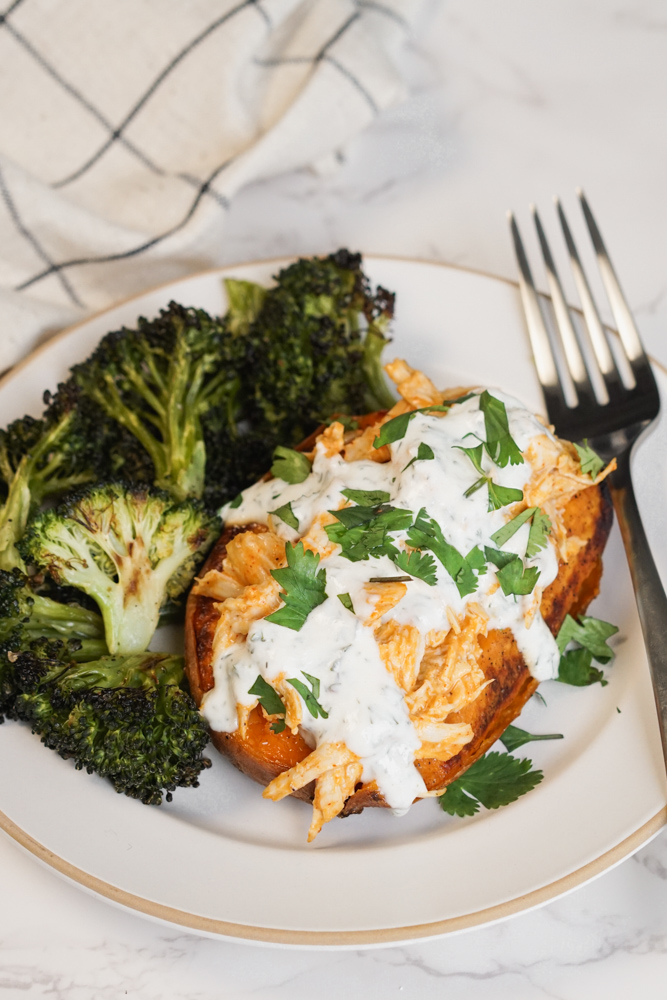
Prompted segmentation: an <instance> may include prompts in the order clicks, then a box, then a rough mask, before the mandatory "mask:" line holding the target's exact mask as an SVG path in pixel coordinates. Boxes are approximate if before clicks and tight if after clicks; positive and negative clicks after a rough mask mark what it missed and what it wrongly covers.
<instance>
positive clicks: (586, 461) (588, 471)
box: [574, 438, 604, 479]
mask: <svg viewBox="0 0 667 1000" xmlns="http://www.w3.org/2000/svg"><path fill="white" fill-rule="evenodd" d="M574 447H575V448H576V449H577V455H578V456H579V462H580V464H581V471H582V472H583V473H584V475H589V476H590V477H591V479H595V478H596V476H597V474H598V472H602V470H603V469H604V462H603V461H602V459H601V458H600V456H599V455H598V453H597V452H596V451H593V449H592V448H591V446H590V445H589V443H588V438H584V440H583V442H582V444H575V446H574Z"/></svg>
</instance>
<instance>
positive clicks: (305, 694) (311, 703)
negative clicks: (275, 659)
mask: <svg viewBox="0 0 667 1000" xmlns="http://www.w3.org/2000/svg"><path fill="white" fill-rule="evenodd" d="M301 673H302V674H303V676H304V677H305V678H306V680H307V681H308V683H309V684H310V690H309V689H308V688H307V687H306V685H305V684H304V683H303V681H300V680H299V679H298V678H297V677H288V678H287V683H288V684H291V685H292V687H293V688H294V689H295V690H296V691H298V692H299V694H300V695H301V697H302V698H303V700H304V702H305V703H306V708H307V709H308V711H309V712H310V714H311V715H312V717H313V718H314V719H316V718H317V717H318V715H321V716H322V718H323V719H328V718H329V713H328V712H325V711H324V709H323V708H322V706H321V705H320V703H319V701H318V700H317V699H318V698H319V696H320V680H319V677H313V675H312V674H307V673H306V671H305V670H302V671H301Z"/></svg>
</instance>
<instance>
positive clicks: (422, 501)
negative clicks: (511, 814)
mask: <svg viewBox="0 0 667 1000" xmlns="http://www.w3.org/2000/svg"><path fill="white" fill-rule="evenodd" d="M493 395H494V396H496V398H498V399H500V400H502V402H504V403H505V406H506V409H507V416H508V421H509V428H510V433H511V435H512V437H513V439H514V440H515V442H516V444H517V445H518V447H519V449H520V450H521V451H522V452H525V450H526V449H527V447H528V445H529V443H530V442H531V440H533V439H534V438H535V437H537V436H538V435H540V436H543V435H544V434H545V433H548V432H547V431H546V430H545V428H544V426H543V425H542V424H541V423H540V422H539V421H538V419H537V418H536V417H535V416H533V414H531V413H530V412H529V411H528V410H526V409H525V408H524V407H523V406H522V405H521V404H520V403H518V402H517V401H516V400H515V399H513V398H512V397H510V396H507V395H506V394H504V393H501V392H497V391H495V390H494V391H493ZM470 435H475V436H476V437H471V436H470ZM484 437H485V427H484V414H483V413H482V412H481V411H480V409H479V397H478V396H475V397H473V398H471V399H469V400H467V401H466V402H463V403H461V404H456V405H454V406H453V407H452V408H451V409H450V410H449V412H448V413H447V414H446V415H444V416H438V415H435V414H424V413H417V414H415V416H414V417H413V418H412V419H411V421H410V423H409V425H408V429H407V431H406V434H405V437H404V438H403V439H402V440H400V441H397V442H395V443H393V444H391V445H390V451H391V460H390V461H389V462H386V463H378V462H372V461H369V460H361V461H356V462H345V460H344V459H342V458H341V457H340V456H339V455H336V456H333V457H327V455H326V453H325V449H324V446H323V444H322V443H318V445H317V447H316V449H315V457H314V461H313V466H312V471H311V473H310V475H309V476H308V478H307V479H306V480H305V481H304V482H302V483H298V484H293V485H290V484H288V483H285V482H284V481H282V480H278V479H272V480H269V481H267V482H260V483H257V484H256V485H254V486H251V487H250V488H249V489H247V490H245V491H244V492H243V494H242V501H241V504H240V505H239V506H238V507H237V508H235V509H231V508H230V506H229V505H227V506H226V507H223V509H222V511H221V514H222V516H223V519H224V521H225V523H226V525H227V526H230V525H235V524H239V525H240V524H247V523H249V522H251V521H255V522H258V523H261V524H268V514H269V512H271V511H273V510H275V509H276V508H278V507H280V506H282V505H283V504H287V503H291V506H292V511H293V513H294V514H295V516H296V517H297V519H298V522H299V530H298V532H297V531H295V530H293V529H292V528H290V527H288V526H287V525H286V524H285V523H284V522H282V521H280V520H279V519H278V518H272V529H273V530H274V531H276V532H277V533H278V534H279V535H280V536H281V537H283V538H284V539H285V540H286V541H291V542H295V541H296V539H297V538H299V537H300V536H302V535H304V534H305V533H306V532H307V531H308V529H309V528H310V526H311V524H312V523H313V521H314V520H315V518H316V517H317V516H318V515H320V514H322V513H324V512H325V511H328V510H335V509H337V508H339V507H340V506H341V505H342V504H343V503H344V502H346V498H345V497H344V496H343V495H342V490H344V489H350V488H352V489H360V490H384V491H385V492H386V493H389V496H390V500H389V503H391V504H392V505H393V506H395V507H398V508H403V509H407V510H410V511H412V512H413V514H415V515H416V514H417V512H418V511H419V510H421V508H425V509H426V512H427V514H428V516H429V517H431V518H433V519H434V520H435V521H437V523H438V524H439V525H440V527H441V528H442V531H443V534H444V536H445V538H446V540H447V541H448V542H449V543H450V544H451V545H454V546H455V547H456V548H457V549H458V550H459V552H461V553H462V555H466V554H467V553H468V552H469V551H470V550H471V549H472V548H473V547H474V546H476V545H478V546H480V547H482V548H483V547H484V546H485V545H487V546H490V547H492V548H497V545H496V543H495V542H494V541H493V540H492V538H491V536H492V535H493V533H494V532H496V531H497V530H498V529H499V528H501V527H502V526H503V525H504V524H505V523H506V522H507V520H508V508H507V507H505V508H502V509H501V510H498V511H491V512H489V511H488V509H487V490H486V487H483V488H481V489H479V490H478V491H477V492H475V493H473V494H472V495H471V496H469V497H466V496H465V492H466V490H467V489H468V488H469V487H470V486H471V485H472V484H473V483H474V482H475V481H476V480H477V479H478V478H479V476H478V473H477V472H476V470H475V468H474V467H473V465H472V462H471V461H470V459H469V458H468V456H467V455H465V454H464V453H463V452H462V451H460V450H458V446H465V447H471V446H474V445H475V444H477V443H478V441H479V440H484ZM422 442H424V443H425V444H428V445H429V447H430V448H431V449H432V451H433V453H434V456H435V458H434V459H433V460H420V461H416V462H414V463H413V464H412V465H410V467H409V468H407V469H406V468H405V466H406V465H407V463H408V462H409V461H410V460H411V459H412V458H414V457H415V456H416V455H417V450H418V448H419V445H420V443H422ZM483 468H484V471H485V472H486V471H488V472H489V473H490V474H492V476H493V479H494V481H495V482H496V483H497V484H499V485H501V486H509V487H513V488H516V489H523V488H524V487H525V486H526V484H527V482H528V481H529V479H530V478H531V476H532V474H533V470H532V467H531V465H530V463H529V462H528V461H527V460H525V458H524V462H523V463H522V464H521V465H515V466H511V465H508V466H506V467H505V468H502V469H501V468H498V467H497V466H495V464H494V463H493V462H492V461H491V460H490V459H489V458H488V456H486V455H485V457H484V459H483ZM528 532H529V525H528V524H526V525H524V526H523V527H521V528H520V529H519V530H518V531H517V532H516V533H515V534H514V535H513V537H512V538H511V539H510V540H509V541H508V542H506V543H505V545H503V546H502V548H503V549H504V550H505V551H508V552H516V553H517V554H518V555H520V556H521V557H522V558H524V562H525V564H526V565H527V566H536V567H537V568H538V569H539V571H540V576H539V580H538V586H539V587H540V588H542V589H543V588H545V587H547V586H548V585H549V584H550V583H551V582H552V581H553V580H554V579H555V577H556V574H557V571H558V559H557V556H556V552H555V549H554V546H553V544H551V543H548V544H547V546H546V548H544V549H543V550H542V551H540V552H539V553H538V554H537V555H536V556H534V557H533V558H531V559H525V551H526V544H527V541H528ZM406 536H407V531H403V532H397V533H396V534H395V535H394V536H393V537H394V541H395V544H396V545H397V546H398V547H399V548H402V547H403V544H404V542H405V538H406ZM435 563H436V572H437V584H436V586H429V585H428V584H427V583H425V582H424V581H422V580H418V579H413V580H411V581H410V582H409V583H408V584H407V593H406V594H405V596H404V597H403V598H402V600H401V601H400V602H399V603H398V604H397V605H396V606H394V607H393V608H392V609H391V610H390V611H388V612H387V614H386V615H385V617H384V618H383V619H380V620H379V621H378V622H376V623H375V626H377V624H379V623H380V622H381V621H384V620H389V619H394V620H396V621H397V622H398V623H399V624H411V625H415V626H416V627H417V628H418V629H419V631H420V633H421V635H422V637H425V636H426V634H427V633H428V632H429V631H430V630H431V629H446V628H448V626H449V622H448V619H447V616H446V609H447V608H448V607H449V608H451V609H452V610H453V611H454V612H455V613H456V614H457V615H464V614H465V609H466V606H467V605H468V604H469V603H470V602H471V601H474V602H476V603H477V604H479V605H480V606H481V607H482V609H483V610H484V611H485V612H486V614H487V615H488V616H489V623H488V628H489V630H491V629H494V628H497V629H504V628H509V629H511V630H512V632H513V634H514V637H515V640H516V643H517V646H518V648H519V650H520V651H521V653H522V655H523V657H524V660H525V661H526V664H527V666H528V669H529V670H530V672H531V673H532V674H533V676H534V677H535V678H537V679H538V680H546V679H548V678H551V677H555V676H556V674H557V671H558V662H559V653H558V649H557V646H556V642H555V640H554V638H553V636H552V635H551V632H550V631H549V629H548V627H547V625H546V624H545V622H544V620H543V619H542V617H541V615H540V612H539V610H538V611H537V612H536V614H535V616H534V618H533V620H532V624H531V625H530V627H527V626H526V623H525V620H524V616H525V615H526V613H527V612H528V610H529V609H530V608H531V606H532V605H533V603H534V594H531V595H527V596H525V597H521V596H518V597H515V596H510V597H506V596H505V595H504V594H503V592H502V589H501V588H499V587H498V586H497V578H496V573H495V567H494V566H493V565H491V564H489V565H488V566H487V569H486V571H485V572H483V573H482V574H481V575H480V576H479V578H478V589H477V590H476V591H475V592H474V593H473V594H470V595H468V596H466V597H461V596H460V594H459V592H458V589H457V587H456V585H455V583H454V581H453V579H452V578H451V577H450V575H449V573H448V572H447V570H446V569H445V568H444V566H442V564H441V563H440V562H439V560H438V559H435ZM321 566H322V568H324V569H326V592H327V595H328V599H327V600H326V601H325V602H324V603H323V604H321V605H319V606H318V607H317V608H315V609H314V610H313V611H312V612H311V613H310V615H309V616H308V618H307V619H306V622H305V624H304V625H303V627H302V628H301V630H300V631H299V632H295V631H293V630H291V629H288V628H285V627H283V626H280V625H276V624H274V623H272V622H268V621H266V620H260V621H258V622H256V623H255V624H254V625H253V626H252V627H251V629H250V632H249V633H248V637H247V641H246V642H239V643H237V644H235V645H233V646H231V647H229V648H228V649H226V650H225V651H224V653H223V654H222V655H221V656H219V657H218V659H217V660H216V662H215V663H214V665H213V673H214V680H215V683H214V687H213V688H212V690H211V691H209V692H208V694H207V695H206V696H205V699H204V702H203V706H202V711H203V713H204V716H205V718H206V720H207V722H208V723H209V725H210V726H211V727H212V728H213V729H214V730H217V731H221V732H233V731H235V730H236V728H237V725H238V723H237V712H236V705H237V703H240V704H242V705H248V706H249V705H252V704H254V703H255V701H256V699H255V697H254V696H253V695H250V694H248V690H249V688H250V687H252V685H253V683H254V682H255V680H256V678H257V675H258V674H261V676H262V677H263V678H264V679H265V680H267V681H268V682H269V683H271V681H272V680H275V679H276V678H278V677H279V676H280V675H283V676H286V677H296V678H299V679H300V680H304V678H303V675H302V673H301V671H302V670H305V671H306V672H307V673H309V674H311V675H313V676H314V677H317V678H318V679H319V681H320V695H319V699H318V700H319V702H320V704H321V705H322V707H323V708H324V709H325V711H326V712H328V718H327V719H322V718H319V717H318V718H317V719H315V718H313V717H312V716H311V715H310V714H309V713H308V711H307V709H306V707H305V705H304V711H303V721H302V726H301V731H302V733H303V736H304V738H305V739H306V740H307V742H308V743H309V744H312V745H313V746H315V745H320V744H322V743H333V742H339V741H340V742H343V743H345V744H346V746H347V747H348V748H349V749H350V750H351V751H352V752H353V753H355V754H357V755H358V756H359V757H360V758H361V760H362V763H363V781H364V782H368V781H372V780H375V781H376V782H377V785H378V788H379V790H380V792H381V793H382V794H383V796H384V798H385V800H386V801H387V803H388V805H389V806H390V807H391V808H393V809H394V810H396V811H397V812H404V811H405V810H406V809H407V808H408V807H409V806H410V804H411V803H412V802H413V800H414V799H415V798H416V797H418V796H420V795H423V794H424V793H425V791H426V789H425V786H424V783H423V781H422V779H421V776H420V775H419V773H418V771H417V769H416V768H415V767H414V755H415V751H416V750H417V749H418V748H419V746H420V739H419V737H418V736H417V733H416V730H415V728H414V726H413V724H412V722H411V720H410V717H409V714H408V710H407V707H406V705H405V701H404V692H403V691H402V690H401V688H400V687H399V686H398V685H397V684H396V682H395V680H394V678H393V677H392V676H391V674H389V672H388V671H387V670H386V669H385V667H384V664H383V662H382V659H381V657H380V653H379V649H378V645H377V643H376V641H375V639H374V636H373V626H371V627H368V626H366V625H364V624H363V621H364V620H365V619H366V618H367V617H368V615H369V614H370V613H371V611H372V602H371V601H370V600H369V597H368V594H367V592H366V591H365V590H364V584H365V583H366V582H368V581H369V580H370V578H371V577H392V576H396V575H399V574H401V572H402V571H401V570H398V569H397V568H396V566H395V564H394V563H393V562H392V561H391V559H389V557H387V556H383V557H381V558H379V559H376V558H370V559H367V560H364V561H361V562H351V561H350V560H348V559H346V558H345V557H344V556H342V554H341V550H340V548H339V547H338V546H337V547H336V550H335V551H334V553H333V554H332V555H330V556H327V557H325V558H324V559H322V560H321ZM345 593H347V594H349V595H350V598H351V600H352V605H353V608H354V614H352V613H351V612H350V611H349V610H347V609H346V608H345V607H344V606H343V605H342V604H341V602H340V601H339V600H338V599H337V595H338V594H345Z"/></svg>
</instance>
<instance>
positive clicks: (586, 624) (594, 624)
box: [556, 615, 618, 663]
mask: <svg viewBox="0 0 667 1000" xmlns="http://www.w3.org/2000/svg"><path fill="white" fill-rule="evenodd" d="M617 632H618V628H617V627H616V625H610V624H609V622H603V621H602V620H601V619H600V618H592V617H590V616H586V615H581V616H580V618H579V621H578V622H577V621H575V619H574V618H572V616H571V615H566V616H565V621H564V622H563V624H562V625H561V627H560V631H559V632H558V635H557V637H556V645H557V646H558V650H559V652H561V653H563V652H565V649H566V647H567V645H568V643H570V642H576V643H578V644H579V645H580V646H583V647H584V649H587V650H588V651H589V652H590V653H591V655H592V656H593V658H594V659H596V660H597V661H598V662H599V663H609V661H610V660H611V659H613V656H614V652H613V650H611V649H610V648H609V646H608V645H607V640H608V639H610V638H611V637H612V635H616V633H617Z"/></svg>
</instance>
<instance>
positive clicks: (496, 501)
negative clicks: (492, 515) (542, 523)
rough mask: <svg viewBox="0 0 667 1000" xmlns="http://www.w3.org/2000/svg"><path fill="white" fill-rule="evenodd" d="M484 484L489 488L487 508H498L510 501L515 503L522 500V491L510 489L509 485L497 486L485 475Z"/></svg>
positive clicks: (505, 505)
mask: <svg viewBox="0 0 667 1000" xmlns="http://www.w3.org/2000/svg"><path fill="white" fill-rule="evenodd" d="M486 485H487V486H488V488H489V510H500V508H501V507H507V505H508V504H510V503H517V502H518V501H519V500H523V491H522V490H515V489H512V487H511V486H498V484H497V483H494V481H493V480H492V479H491V478H488V477H487V481H486Z"/></svg>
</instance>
